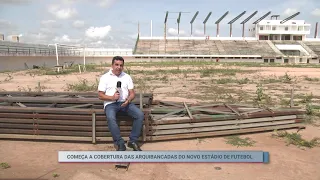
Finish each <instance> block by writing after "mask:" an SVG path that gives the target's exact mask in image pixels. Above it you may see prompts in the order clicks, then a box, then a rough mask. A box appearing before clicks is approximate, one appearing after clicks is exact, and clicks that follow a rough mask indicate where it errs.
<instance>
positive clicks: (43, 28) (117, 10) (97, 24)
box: [0, 0, 320, 48]
mask: <svg viewBox="0 0 320 180" xmlns="http://www.w3.org/2000/svg"><path fill="white" fill-rule="evenodd" d="M166 11H169V17H168V18H169V19H168V27H167V29H168V35H169V36H174V35H176V34H175V33H177V27H178V26H177V24H176V19H177V17H178V13H175V12H180V11H182V12H184V13H182V16H181V23H180V36H190V20H191V19H192V17H193V15H194V14H195V12H196V11H199V15H198V16H197V19H196V20H195V22H194V25H193V35H194V36H203V24H202V22H203V20H204V19H205V17H206V16H207V14H208V13H209V12H212V15H211V17H210V18H209V20H208V22H207V29H206V31H207V35H209V36H216V25H215V24H214V22H215V21H216V20H217V19H218V18H219V17H220V16H222V15H223V14H224V13H225V12H226V11H229V14H228V15H227V16H226V18H225V19H224V20H223V21H222V22H221V24H220V36H229V25H228V24H227V22H228V21H230V20H231V19H233V18H234V17H236V16H237V15H238V14H240V13H241V12H243V11H246V14H245V15H243V16H242V17H241V18H240V19H239V20H238V21H236V22H235V24H234V25H233V36H241V33H242V32H241V31H242V30H241V29H242V25H241V24H240V22H241V21H242V20H244V19H245V18H247V17H248V16H249V15H250V14H252V13H253V12H254V11H258V13H257V14H256V15H255V16H254V17H253V18H252V19H251V20H250V21H249V22H248V24H247V25H246V31H248V28H249V27H250V26H251V25H252V22H254V21H255V20H256V19H258V18H259V17H260V16H262V15H264V14H265V13H267V12H268V11H271V12H272V13H271V15H273V14H277V15H280V19H284V18H286V17H288V16H290V15H292V14H294V13H295V12H298V11H299V12H300V15H298V16H297V17H295V18H294V19H296V20H306V22H307V23H310V24H311V25H312V29H311V34H310V36H309V37H312V36H313V34H314V27H315V23H316V22H317V21H320V1H319V0H282V1H280V0H268V1H266V0H242V1H236V0H224V1H214V0H161V1H160V0H158V1H156V0H0V33H2V34H5V38H6V39H8V38H10V35H20V36H21V37H20V40H21V42H29V43H45V44H48V43H57V42H59V43H63V44H82V43H85V44H87V46H92V47H107V48H119V47H120V48H132V47H133V46H134V43H135V39H136V36H137V32H138V22H139V23H140V33H141V36H150V34H151V33H150V29H151V28H150V22H151V20H152V24H153V31H152V34H153V36H163V34H164V18H165V12H166ZM170 12H173V13H170ZM267 18H268V19H269V18H270V16H268V17H267ZM246 36H248V32H246Z"/></svg>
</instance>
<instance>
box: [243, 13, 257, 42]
mask: <svg viewBox="0 0 320 180" xmlns="http://www.w3.org/2000/svg"><path fill="white" fill-rule="evenodd" d="M257 13H258V11H255V12H254V13H252V14H251V15H250V16H249V17H248V18H247V19H245V20H244V21H242V22H241V23H240V24H242V37H244V25H245V23H246V22H248V21H249V20H250V19H251V18H252V17H253V16H254V15H256V14H257Z"/></svg>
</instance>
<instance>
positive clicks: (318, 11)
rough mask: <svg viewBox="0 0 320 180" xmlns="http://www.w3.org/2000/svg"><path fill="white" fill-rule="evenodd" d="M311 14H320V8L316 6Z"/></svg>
mask: <svg viewBox="0 0 320 180" xmlns="http://www.w3.org/2000/svg"><path fill="white" fill-rule="evenodd" d="M311 14H312V15H314V16H320V8H316V9H315V10H313V11H312V12H311Z"/></svg>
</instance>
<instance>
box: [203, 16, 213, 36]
mask: <svg viewBox="0 0 320 180" xmlns="http://www.w3.org/2000/svg"><path fill="white" fill-rule="evenodd" d="M211 14H212V12H209V14H208V15H207V17H206V19H205V20H204V21H203V26H204V28H203V30H204V35H205V34H206V23H207V21H208V19H209V18H210V16H211Z"/></svg>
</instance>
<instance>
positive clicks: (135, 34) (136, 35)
mask: <svg viewBox="0 0 320 180" xmlns="http://www.w3.org/2000/svg"><path fill="white" fill-rule="evenodd" d="M128 37H130V38H131V39H137V37H138V33H134V34H130V35H128Z"/></svg>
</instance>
